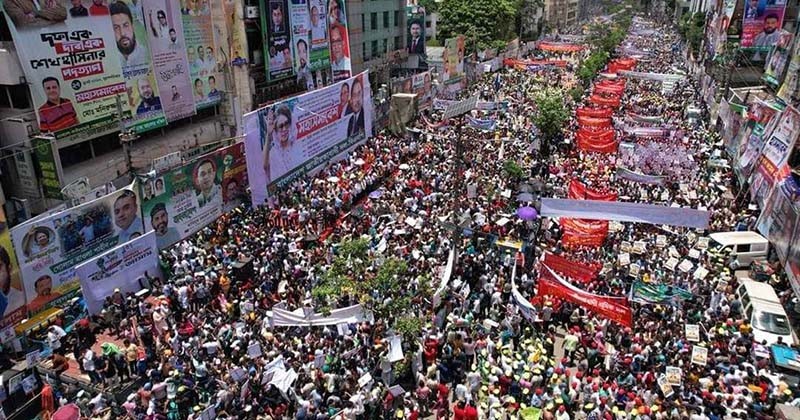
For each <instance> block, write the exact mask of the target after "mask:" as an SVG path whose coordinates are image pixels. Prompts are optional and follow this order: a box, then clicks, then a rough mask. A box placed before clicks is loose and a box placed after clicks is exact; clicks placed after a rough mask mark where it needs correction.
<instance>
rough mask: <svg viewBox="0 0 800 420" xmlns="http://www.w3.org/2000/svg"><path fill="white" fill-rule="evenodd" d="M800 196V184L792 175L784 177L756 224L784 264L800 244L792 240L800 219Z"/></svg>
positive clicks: (773, 191)
mask: <svg viewBox="0 0 800 420" xmlns="http://www.w3.org/2000/svg"><path fill="white" fill-rule="evenodd" d="M798 196H800V186H798V185H797V181H795V179H794V178H792V177H788V178H786V179H784V180H783V182H782V183H780V184H779V185H778V186H777V187H776V188H774V189H773V190H772V194H771V195H770V197H769V200H768V201H767V205H766V207H764V210H763V211H762V212H761V215H760V216H759V218H758V223H757V224H756V228H757V229H758V231H759V232H760V233H761V234H762V235H764V237H766V238H767V239H769V241H770V242H771V243H772V245H773V246H774V247H775V251H776V252H777V253H778V257H779V258H780V260H781V263H782V264H786V259H787V258H788V257H789V255H790V253H791V248H795V247H798V246H800V245H797V243H796V242H795V243H793V242H792V234H793V233H794V231H795V229H796V228H797V224H798V223H797V221H798V219H800V217H798V216H800V208H798V204H800V203H798V202H797V201H796V200H797V197H798Z"/></svg>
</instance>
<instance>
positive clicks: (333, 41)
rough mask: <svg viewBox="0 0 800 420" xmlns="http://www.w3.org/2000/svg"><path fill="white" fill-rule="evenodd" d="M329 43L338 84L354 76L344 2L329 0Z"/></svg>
mask: <svg viewBox="0 0 800 420" xmlns="http://www.w3.org/2000/svg"><path fill="white" fill-rule="evenodd" d="M328 41H329V42H330V47H331V72H332V73H333V81H334V82H338V81H341V80H345V79H347V78H349V77H350V76H351V75H352V74H353V69H352V66H351V64H350V57H351V55H350V35H349V34H348V26H347V10H345V3H344V0H328Z"/></svg>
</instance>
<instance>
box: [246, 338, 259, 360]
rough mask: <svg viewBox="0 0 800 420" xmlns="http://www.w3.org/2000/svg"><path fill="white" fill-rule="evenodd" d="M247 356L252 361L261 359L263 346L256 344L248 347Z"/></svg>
mask: <svg viewBox="0 0 800 420" xmlns="http://www.w3.org/2000/svg"><path fill="white" fill-rule="evenodd" d="M247 355H248V356H250V358H251V359H255V358H256V357H261V344H260V343H259V342H255V343H253V344H250V345H249V346H247Z"/></svg>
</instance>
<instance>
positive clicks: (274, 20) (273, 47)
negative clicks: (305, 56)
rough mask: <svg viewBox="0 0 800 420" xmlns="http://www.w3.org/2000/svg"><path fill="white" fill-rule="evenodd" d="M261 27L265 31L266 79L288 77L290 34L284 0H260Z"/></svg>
mask: <svg viewBox="0 0 800 420" xmlns="http://www.w3.org/2000/svg"><path fill="white" fill-rule="evenodd" d="M261 10H262V11H263V12H262V13H261V22H262V24H261V27H262V30H263V31H265V33H264V37H263V39H264V40H265V42H264V59H265V60H266V63H267V80H270V81H272V80H280V79H284V78H286V77H290V76H291V75H292V73H293V72H294V69H293V66H292V40H291V37H292V34H291V28H290V27H289V8H288V2H287V1H286V0H262V7H261Z"/></svg>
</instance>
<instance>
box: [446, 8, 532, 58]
mask: <svg viewBox="0 0 800 420" xmlns="http://www.w3.org/2000/svg"><path fill="white" fill-rule="evenodd" d="M521 6H522V1H521V0H444V1H443V2H442V3H440V4H439V7H438V9H439V16H440V20H439V22H438V23H437V32H438V33H439V34H440V36H441V37H442V38H452V37H454V36H456V35H459V34H463V35H465V36H466V37H467V42H468V43H470V44H473V43H475V42H477V44H478V45H477V46H478V48H481V49H483V48H488V47H491V46H494V45H495V44H496V42H495V41H506V40H511V39H513V38H514V37H516V34H517V16H518V14H519V10H520V7H521Z"/></svg>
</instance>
